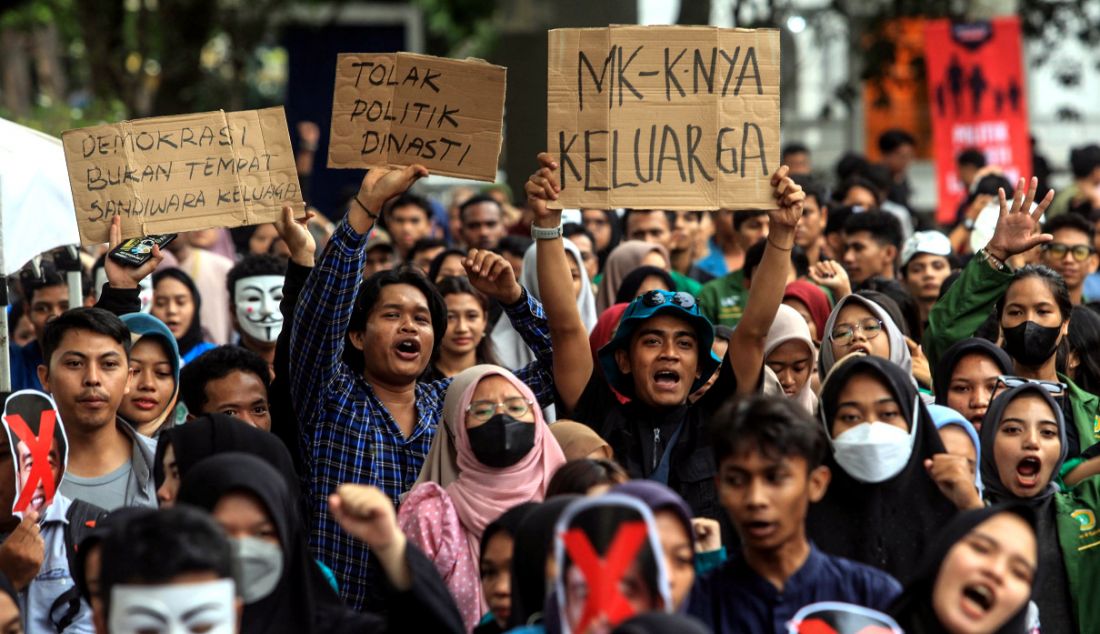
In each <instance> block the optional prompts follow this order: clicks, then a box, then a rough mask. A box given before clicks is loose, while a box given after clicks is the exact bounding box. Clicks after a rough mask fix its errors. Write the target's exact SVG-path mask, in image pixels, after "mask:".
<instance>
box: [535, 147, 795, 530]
mask: <svg viewBox="0 0 1100 634" xmlns="http://www.w3.org/2000/svg"><path fill="white" fill-rule="evenodd" d="M539 161H540V163H541V164H542V168H541V169H540V170H539V171H538V172H536V173H535V174H534V175H532V176H531V178H530V180H528V182H527V187H526V189H527V194H528V199H529V203H530V204H531V205H532V207H533V208H534V209H535V214H536V218H535V223H534V228H533V229H532V235H533V236H534V237H535V238H536V240H537V244H538V247H537V248H538V251H537V254H538V261H537V265H538V280H539V290H540V292H541V293H542V295H543V300H544V303H543V305H544V306H545V308H546V312H547V318H548V324H549V325H550V335H551V339H552V341H553V344H554V379H555V386H556V388H557V391H558V396H559V399H558V404H559V407H560V408H561V410H563V411H564V412H566V413H567V414H568V416H569V417H570V418H573V419H576V420H578V421H581V422H583V423H585V424H587V425H589V426H590V427H592V428H593V429H594V430H595V431H596V432H597V433H599V434H600V436H602V437H603V438H604V439H605V440H607V442H608V444H609V445H611V447H612V449H613V450H614V454H615V458H616V460H618V461H619V462H620V463H621V464H622V465H623V467H624V468H625V469H626V470H627V472H628V473H629V474H630V477H631V478H646V479H651V480H657V481H659V482H662V483H664V484H667V485H668V486H669V487H670V488H672V489H673V490H674V491H676V492H677V493H678V494H680V495H681V496H682V497H683V498H684V500H685V501H687V503H688V504H689V505H690V506H691V508H692V512H693V513H694V514H695V515H696V516H704V517H711V518H714V519H718V520H719V521H723V522H724V521H725V514H724V513H723V512H722V509H721V507H720V506H719V504H718V500H717V496H716V493H715V484H714V476H715V473H716V470H715V465H714V458H713V456H712V455H711V452H710V448H709V445H708V443H707V439H706V425H707V423H708V422H709V420H710V418H711V416H712V414H713V412H714V411H715V410H716V409H717V408H718V407H719V406H720V405H722V404H723V403H724V402H725V401H726V400H727V399H728V398H730V397H731V396H733V395H734V394H735V393H753V392H756V391H757V390H758V388H759V386H760V385H761V384H762V383H763V379H762V377H763V365H764V363H763V356H764V353H763V350H764V340H765V339H766V338H767V334H768V329H769V328H770V327H771V322H772V320H773V319H774V318H775V314H776V312H777V310H778V308H779V304H780V302H781V301H782V299H783V291H784V284H785V283H786V280H787V271H788V267H789V266H790V251H791V249H792V247H793V246H794V229H795V227H796V226H797V225H798V220H799V218H801V216H802V199H803V196H804V194H803V192H802V190H801V188H800V187H799V186H798V185H797V184H795V183H794V181H792V180H791V179H790V178H789V177H788V176H787V168H785V167H781V168H780V169H779V170H778V171H777V172H776V173H775V175H774V176H773V177H772V181H771V184H772V187H773V189H774V194H775V200H776V204H777V206H778V207H779V208H778V209H775V210H769V211H768V214H769V216H771V224H772V233H771V235H770V236H769V238H768V245H767V247H766V250H765V254H764V258H763V260H762V261H761V264H760V267H759V268H758V272H759V275H758V276H754V277H759V279H760V280H761V281H762V283H760V284H753V285H752V289H751V292H750V295H749V300H748V303H747V304H746V308H745V314H744V317H743V319H742V321H741V323H740V324H739V325H738V327H737V329H736V330H735V331H734V334H733V338H732V340H731V342H730V346H729V353H728V354H727V355H726V357H725V359H724V360H719V359H718V358H717V357H716V356H714V354H713V353H712V352H711V346H712V344H713V341H714V330H713V327H712V325H711V323H710V322H709V321H708V320H707V319H706V317H704V316H703V315H702V314H701V313H700V312H699V307H698V305H697V304H696V301H695V298H694V297H693V296H691V295H689V294H687V293H682V292H669V291H650V292H648V293H645V294H644V295H642V296H641V297H638V298H636V299H635V300H634V301H633V302H631V304H630V306H629V307H628V308H627V309H626V311H625V312H624V313H623V317H622V319H621V321H620V323H619V328H618V330H617V331H616V333H615V336H614V338H612V340H611V341H610V342H609V343H608V344H607V345H606V346H604V347H603V348H602V349H600V351H599V366H600V369H602V372H599V371H593V364H592V360H591V355H590V354H588V337H587V331H586V330H585V329H584V327H583V325H582V324H581V322H580V315H579V312H578V311H577V308H576V300H575V299H573V294H572V293H573V291H572V287H571V285H570V284H569V283H568V282H569V275H568V263H567V260H566V259H565V257H566V255H565V250H564V248H563V247H562V245H561V239H560V237H559V236H560V235H561V234H560V232H556V231H555V229H556V228H557V227H558V225H559V224H560V215H561V212H560V211H558V210H552V209H547V208H546V202H547V201H549V200H553V199H554V198H556V196H557V192H558V190H559V187H558V182H557V167H558V166H557V164H556V163H555V162H554V161H553V159H552V158H551V157H550V156H549V155H546V154H541V155H539ZM773 282H774V283H773ZM716 370H717V371H718V379H717V380H716V381H715V383H714V384H713V385H712V386H711V387H710V389H709V390H707V391H706V393H704V394H703V395H702V396H701V397H700V398H698V399H697V400H695V401H694V402H689V396H690V395H691V394H692V393H693V392H695V391H696V390H697V389H699V388H700V387H702V386H703V384H705V383H706V382H707V379H709V378H710V377H711V375H713V374H714V372H715V371H716ZM611 388H615V390H616V391H617V392H618V393H619V394H622V395H623V396H625V397H627V398H628V399H629V400H628V401H627V402H625V403H624V402H621V401H620V400H619V399H618V398H616V396H615V394H614V393H613V392H612V390H611Z"/></svg>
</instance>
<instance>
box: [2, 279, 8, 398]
mask: <svg viewBox="0 0 1100 634" xmlns="http://www.w3.org/2000/svg"><path fill="white" fill-rule="evenodd" d="M8 347H9V342H8V278H7V276H6V275H0V392H3V393H4V394H7V393H9V392H11V363H10V358H9V357H8Z"/></svg>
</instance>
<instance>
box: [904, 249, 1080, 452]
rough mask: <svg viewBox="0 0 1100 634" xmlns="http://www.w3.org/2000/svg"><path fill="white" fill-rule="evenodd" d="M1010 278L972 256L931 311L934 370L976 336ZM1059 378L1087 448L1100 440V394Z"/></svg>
mask: <svg viewBox="0 0 1100 634" xmlns="http://www.w3.org/2000/svg"><path fill="white" fill-rule="evenodd" d="M1011 281H1012V274H1011V273H1004V272H1002V271H997V270H994V269H993V267H991V266H989V264H988V263H987V262H985V261H983V260H981V259H979V258H973V259H971V260H970V263H969V264H967V265H966V267H964V268H963V270H962V274H961V275H959V279H958V280H956V281H955V284H954V285H953V286H952V287H951V288H950V289H948V291H947V292H946V293H944V296H943V297H941V298H940V299H939V301H937V302H936V304H935V305H934V306H933V307H932V311H931V312H930V313H929V314H928V326H927V327H926V328H925V329H924V338H923V339H922V340H921V348H922V349H923V350H924V355H925V356H926V357H928V365H929V367H931V368H932V370H933V371H935V369H936V364H937V363H938V362H939V360H940V357H941V356H942V355H943V353H944V351H946V350H947V349H948V348H950V347H951V346H952V345H953V344H954V343H955V342H957V341H960V340H962V339H966V338H967V337H972V336H974V332H975V331H976V330H977V329H978V327H979V326H981V325H982V323H983V322H984V321H985V320H986V318H987V317H989V315H990V314H991V313H992V312H993V308H994V306H995V305H996V303H997V300H998V299H1000V298H1001V296H1002V295H1004V293H1005V291H1006V290H1007V289H1008V285H1009V283H1010V282H1011ZM1058 380H1060V381H1062V382H1063V383H1065V384H1066V385H1067V386H1068V389H1067V392H1068V397H1069V403H1070V409H1071V410H1072V411H1073V424H1074V425H1076V426H1077V437H1078V438H1079V439H1080V448H1079V450H1084V449H1085V448H1087V447H1090V446H1092V445H1093V444H1095V443H1096V442H1098V441H1100V397H1097V396H1096V395H1095V394H1090V393H1089V392H1086V391H1084V390H1082V389H1081V388H1079V387H1077V386H1076V385H1075V384H1074V383H1073V381H1071V380H1070V379H1069V377H1067V376H1064V375H1062V374H1059V375H1058Z"/></svg>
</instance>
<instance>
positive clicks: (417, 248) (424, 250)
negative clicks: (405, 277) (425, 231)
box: [405, 238, 447, 275]
mask: <svg viewBox="0 0 1100 634" xmlns="http://www.w3.org/2000/svg"><path fill="white" fill-rule="evenodd" d="M446 249H447V243H446V242H445V241H444V240H443V239H442V238H420V239H419V240H417V241H416V242H415V243H414V244H413V246H412V248H411V249H409V256H408V257H407V258H406V259H405V261H406V262H408V263H409V264H411V265H413V266H415V267H416V268H418V269H420V270H421V272H423V273H424V275H427V274H428V270H429V269H431V267H432V260H434V259H435V256H437V255H439V254H440V253H443V251H445V250H446Z"/></svg>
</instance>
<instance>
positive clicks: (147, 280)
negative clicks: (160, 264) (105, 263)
mask: <svg viewBox="0 0 1100 634" xmlns="http://www.w3.org/2000/svg"><path fill="white" fill-rule="evenodd" d="M106 283H107V269H104V268H103V267H99V268H98V269H96V270H95V282H94V284H95V299H96V301H97V302H98V301H99V296H100V295H102V294H103V285H104V284H106ZM138 299H139V300H141V312H143V313H148V312H149V309H151V308H152V307H153V276H151V275H146V276H145V277H143V278H141V281H140V282H138Z"/></svg>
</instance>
